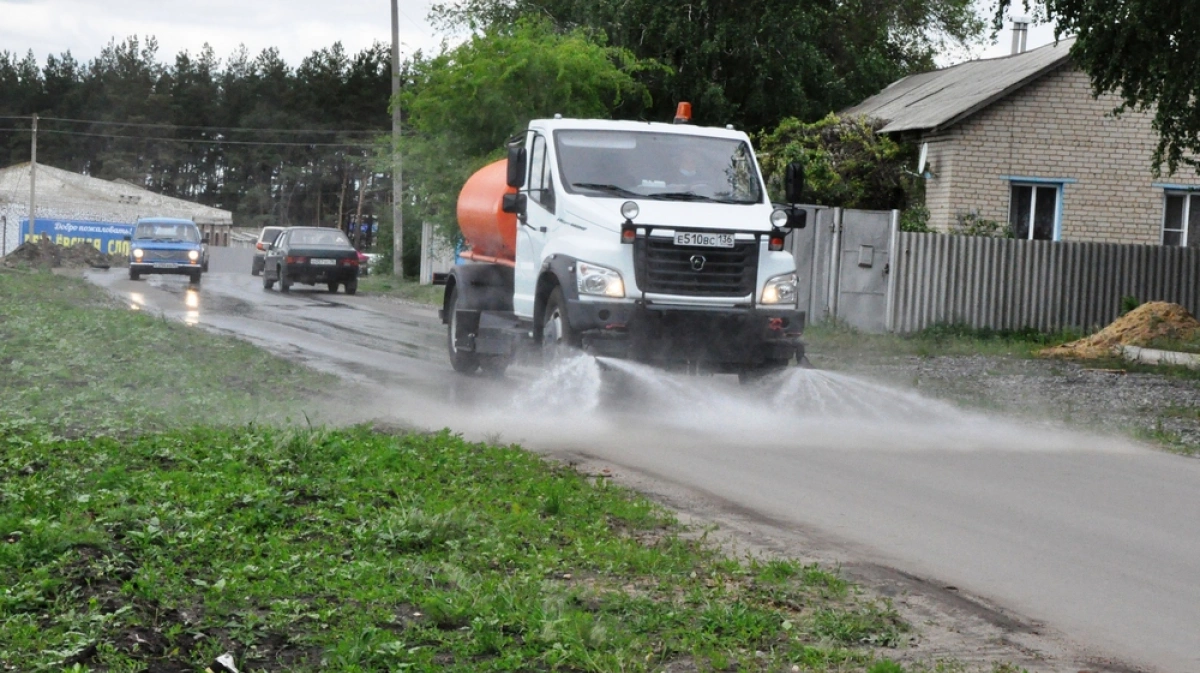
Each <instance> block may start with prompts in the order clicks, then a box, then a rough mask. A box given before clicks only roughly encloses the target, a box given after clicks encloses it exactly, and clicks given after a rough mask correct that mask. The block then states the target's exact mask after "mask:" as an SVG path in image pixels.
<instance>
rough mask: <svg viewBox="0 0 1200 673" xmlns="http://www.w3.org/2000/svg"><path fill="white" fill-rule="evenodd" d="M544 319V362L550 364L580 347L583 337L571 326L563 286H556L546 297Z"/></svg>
mask: <svg viewBox="0 0 1200 673" xmlns="http://www.w3.org/2000/svg"><path fill="white" fill-rule="evenodd" d="M543 315H544V316H545V319H544V320H543V321H542V362H544V363H546V364H550V363H552V362H554V361H555V360H561V359H562V358H563V357H565V356H566V355H567V354H568V353H569V352H570V351H571V350H572V349H576V348H579V347H580V345H581V344H582V339H581V338H580V336H579V334H578V333H577V332H576V331H575V330H574V328H572V327H571V321H570V319H569V318H568V317H567V302H566V300H565V299H563V293H562V288H560V287H556V288H554V289H553V290H551V291H550V297H549V298H547V299H546V311H545V313H544V314H543Z"/></svg>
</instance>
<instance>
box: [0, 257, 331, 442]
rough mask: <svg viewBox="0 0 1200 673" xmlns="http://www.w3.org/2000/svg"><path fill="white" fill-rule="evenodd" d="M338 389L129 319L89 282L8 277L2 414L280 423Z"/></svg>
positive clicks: (295, 370) (164, 326)
mask: <svg viewBox="0 0 1200 673" xmlns="http://www.w3.org/2000/svg"><path fill="white" fill-rule="evenodd" d="M335 385H337V379H336V378H334V377H332V376H328V375H322V374H317V373H314V372H313V371H311V370H309V369H307V368H305V367H302V366H300V365H296V364H293V363H291V362H288V361H286V360H283V359H280V358H277V357H274V356H271V355H269V354H268V353H266V352H264V351H262V350H260V349H257V348H255V347H253V346H251V345H249V344H247V343H245V342H242V341H238V340H234V339H224V338H220V337H218V336H215V335H212V334H210V333H207V332H205V331H203V330H199V329H196V328H193V327H188V326H186V325H183V324H181V323H178V322H174V321H169V320H166V319H163V318H160V317H155V316H151V315H147V314H143V313H136V312H132V311H128V310H123V309H116V310H114V301H113V300H112V299H111V298H110V297H109V295H107V294H105V293H104V292H103V291H102V290H100V289H98V288H96V287H95V286H93V285H90V284H88V283H87V282H85V281H83V280H80V279H76V278H67V277H63V276H60V275H56V274H52V273H49V272H46V271H21V270H2V271H0V409H3V412H4V413H5V414H7V415H9V416H10V417H21V418H32V419H36V420H38V421H41V422H43V423H46V424H48V425H49V426H50V427H51V428H52V429H54V430H55V431H56V432H59V433H63V434H68V435H79V434H96V433H105V432H120V431H123V430H128V429H131V428H137V429H141V430H154V429H165V428H171V427H177V426H179V425H180V424H191V423H202V422H205V421H207V420H210V419H211V420H217V419H219V420H220V421H222V422H233V423H237V422H246V421H251V420H256V419H262V418H266V417H271V416H274V415H277V412H278V410H281V409H288V408H291V407H294V406H295V404H296V403H297V402H298V401H299V400H302V399H304V398H305V397H306V396H308V395H310V394H312V393H315V392H317V391H320V390H329V389H331V388H333V387H334V386H335Z"/></svg>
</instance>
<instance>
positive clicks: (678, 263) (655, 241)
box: [633, 236, 758, 297]
mask: <svg viewBox="0 0 1200 673" xmlns="http://www.w3.org/2000/svg"><path fill="white" fill-rule="evenodd" d="M697 256H699V257H701V258H703V259H702V262H703V263H702V264H701V265H700V266H701V268H699V269H696V268H695V267H696V266H697V264H696V263H695V262H693V257H697ZM633 268H634V274H635V277H636V279H637V285H638V288H640V289H641V290H642V292H651V293H655V294H675V295H681V296H689V297H701V296H703V297H745V296H746V295H749V294H751V293H753V292H754V285H755V281H756V280H757V278H758V273H757V272H758V241H757V240H754V241H738V242H737V244H736V245H735V246H734V247H732V248H695V247H684V246H677V245H675V241H674V240H673V239H670V238H665V237H657V236H649V237H647V236H642V237H638V238H637V240H635V241H634V244H633Z"/></svg>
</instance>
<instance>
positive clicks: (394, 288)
mask: <svg viewBox="0 0 1200 673" xmlns="http://www.w3.org/2000/svg"><path fill="white" fill-rule="evenodd" d="M358 290H359V292H363V293H367V294H372V295H377V296H383V297H395V298H398V299H405V300H407V301H411V302H414V303H417V304H425V305H427V306H441V304H442V295H443V294H444V293H445V288H444V287H443V286H441V285H421V284H420V283H417V282H415V281H411V280H400V279H398V278H396V277H395V276H393V275H391V274H388V273H373V274H372V275H370V276H362V277H360V278H359V279H358Z"/></svg>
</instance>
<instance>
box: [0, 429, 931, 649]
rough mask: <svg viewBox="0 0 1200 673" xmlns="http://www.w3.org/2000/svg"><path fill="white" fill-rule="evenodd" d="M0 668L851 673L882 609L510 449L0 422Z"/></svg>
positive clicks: (884, 614)
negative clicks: (220, 660)
mask: <svg viewBox="0 0 1200 673" xmlns="http://www.w3.org/2000/svg"><path fill="white" fill-rule="evenodd" d="M0 445H3V449H4V450H3V452H2V454H0V455H2V458H0V483H3V489H4V498H3V500H2V501H0V586H4V587H6V588H5V589H4V591H3V593H2V594H0V666H7V667H15V668H19V669H20V670H27V671H37V670H60V669H61V668H63V667H66V666H70V665H71V664H74V663H79V664H80V665H81V666H83V667H84V668H86V669H87V670H105V671H136V670H145V669H146V668H147V667H149V668H151V669H152V670H202V668H203V664H205V663H207V662H208V661H211V659H212V658H213V657H215V656H216V655H217V654H219V653H221V652H224V651H230V652H234V653H235V654H236V655H237V658H238V661H239V663H240V665H241V667H242V670H247V671H276V670H297V671H316V670H339V671H392V670H425V671H435V670H436V671H443V670H450V671H453V670H459V671H493V670H494V671H539V670H547V671H548V670H568V671H617V670H628V671H643V670H646V671H649V670H660V669H662V668H663V667H664V666H666V665H668V664H671V663H672V662H682V661H687V662H692V663H693V664H694V665H695V666H696V667H698V669H699V670H727V669H729V668H730V667H734V668H736V669H737V670H754V671H771V670H781V669H783V668H790V666H792V665H798V666H800V667H801V670H807V671H867V670H897V671H903V669H901V668H898V667H897V668H895V669H871V668H869V667H872V666H877V665H878V664H879V663H880V661H879V659H878V658H877V653H879V652H885V651H886V649H883V650H881V649H880V648H890V647H895V646H899V645H901V644H902V643H904V642H905V638H906V633H907V630H908V629H907V627H906V626H905V624H903V623H902V622H901V621H900V619H899V618H898V617H897V615H896V613H895V612H894V610H892V609H891V608H890V607H889V606H888V605H887V604H885V603H879V602H875V601H872V600H868V599H865V598H863V597H861V596H860V595H859V594H858V592H857V591H855V590H854V588H853V587H851V586H850V585H848V584H847V583H846V582H845V581H843V580H841V579H840V578H839V577H837V576H836V575H834V574H832V573H830V572H828V571H826V570H823V569H821V568H818V567H816V566H806V565H801V564H797V563H793V562H789V561H779V560H774V561H763V560H756V559H746V560H745V561H742V562H737V561H733V560H730V559H727V558H723V557H722V556H720V555H719V554H718V553H717V552H716V551H715V550H714V549H712V548H710V547H708V546H706V545H704V544H703V543H702V542H701V541H697V540H690V539H687V538H685V537H684V536H683V535H682V533H683V532H684V531H683V530H682V529H681V528H680V527H679V526H678V524H676V522H675V521H674V520H673V519H672V518H671V517H670V516H669V515H668V514H667V513H665V512H663V511H661V510H659V509H658V508H656V507H655V506H653V505H651V504H649V503H648V502H646V501H645V500H643V499H641V498H639V497H637V496H635V495H634V494H632V493H630V492H628V491H625V490H623V489H620V488H617V487H613V486H610V485H609V483H608V481H607V480H603V479H600V480H589V479H588V478H585V477H584V476H581V475H579V474H577V473H575V472H573V471H571V470H567V469H556V468H555V467H553V466H551V465H548V464H547V463H545V462H544V461H542V460H541V459H539V458H538V457H536V456H533V455H531V454H529V453H526V452H524V451H521V450H519V449H518V448H516V447H497V446H489V445H483V444H472V443H468V442H465V441H463V440H462V439H460V438H458V437H455V436H453V435H450V434H446V433H442V434H434V435H415V434H414V435H406V436H389V435H383V434H379V433H375V432H371V431H369V430H367V429H365V428H349V429H343V430H307V429H305V430H288V429H277V428H264V427H242V428H232V429H211V428H207V429H206V428H195V429H189V430H176V431H169V432H164V433H161V434H152V435H145V436H141V437H139V438H136V439H129V440H125V441H122V440H119V439H116V438H97V439H82V440H68V439H63V438H60V437H56V436H54V435H52V434H51V433H48V432H45V431H44V430H42V429H41V428H40V427H38V426H37V425H34V424H30V423H21V422H8V423H3V424H0Z"/></svg>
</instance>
